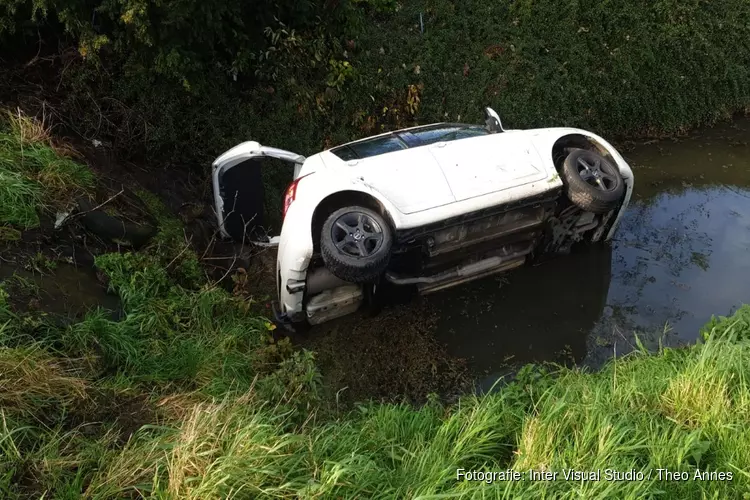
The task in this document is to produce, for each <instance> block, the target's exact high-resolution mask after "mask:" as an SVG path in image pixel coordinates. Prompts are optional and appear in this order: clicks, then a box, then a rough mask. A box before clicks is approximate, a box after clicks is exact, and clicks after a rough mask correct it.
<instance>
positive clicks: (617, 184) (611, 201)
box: [561, 149, 625, 214]
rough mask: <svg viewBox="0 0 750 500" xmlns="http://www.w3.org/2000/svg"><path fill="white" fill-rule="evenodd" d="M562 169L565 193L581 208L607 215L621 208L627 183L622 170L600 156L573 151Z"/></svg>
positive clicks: (588, 152)
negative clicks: (621, 173) (621, 172)
mask: <svg viewBox="0 0 750 500" xmlns="http://www.w3.org/2000/svg"><path fill="white" fill-rule="evenodd" d="M561 170H562V172H561V177H562V181H563V184H564V185H565V193H566V194H567V195H568V199H570V201H571V202H573V204H574V205H575V206H577V207H578V208H580V209H582V210H585V211H587V212H593V213H595V214H605V213H607V212H609V211H610V210H613V209H615V208H617V207H618V206H619V204H620V200H621V199H622V194H623V192H624V190H625V181H623V179H622V176H621V175H620V171H619V169H618V168H617V167H616V166H615V165H613V164H612V162H610V161H609V160H607V159H606V158H605V157H603V156H602V155H600V154H599V153H595V152H594V151H590V150H588V149H573V150H572V151H571V152H570V154H568V156H567V157H566V158H565V161H564V162H563V164H562V169H561Z"/></svg>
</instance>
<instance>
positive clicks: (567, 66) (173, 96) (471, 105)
mask: <svg viewBox="0 0 750 500" xmlns="http://www.w3.org/2000/svg"><path fill="white" fill-rule="evenodd" d="M15 3H19V4H22V5H25V3H24V2H21V1H17V2H15ZM42 3H44V2H42ZM68 3H70V4H76V5H77V2H75V1H74V0H66V1H65V2H56V3H55V4H54V5H50V6H49V8H48V11H47V17H46V19H48V20H50V19H55V18H56V17H55V13H56V12H65V13H67V14H66V15H67V16H68V17H64V21H65V26H66V27H67V29H68V30H70V32H72V33H73V34H74V35H77V36H78V37H79V40H80V41H81V43H82V44H83V45H84V46H85V47H84V50H85V52H86V53H87V54H89V57H88V58H87V60H88V61H89V62H92V61H93V62H94V64H90V63H87V64H82V63H79V64H77V65H74V66H73V68H72V69H71V68H69V69H68V70H67V71H66V72H65V73H64V78H63V84H62V86H61V89H62V90H61V93H62V95H63V96H64V104H63V110H68V111H69V114H68V115H65V116H68V117H69V118H68V119H70V120H71V121H73V120H74V121H75V124H76V126H77V128H79V129H83V130H86V131H89V132H91V131H94V130H95V131H97V133H98V134H100V135H105V136H106V135H109V136H110V137H112V138H117V144H118V145H119V146H122V151H123V152H126V153H133V152H139V151H141V150H142V149H141V148H139V147H134V146H143V147H145V148H146V150H147V151H148V152H149V154H150V156H151V157H152V158H176V161H178V162H179V163H181V164H184V163H186V162H187V163H201V164H205V163H207V162H209V161H210V160H211V159H212V158H213V157H215V156H216V155H217V154H219V153H221V151H222V150H223V149H224V148H226V147H228V146H231V145H232V144H233V143H236V142H237V141H239V140H242V139H247V138H249V137H252V138H254V139H257V140H259V141H261V142H263V143H267V144H273V145H275V146H278V147H284V148H288V149H292V150H294V151H297V152H300V153H303V154H309V153H311V152H315V151H316V150H319V149H320V148H322V147H325V146H329V145H332V144H335V143H339V142H342V141H345V140H349V139H352V138H355V137H360V136H363V135H367V134H369V133H374V132H377V131H380V130H383V129H388V128H394V127H400V126H405V125H410V124H414V123H418V122H419V123H426V122H432V121H438V120H444V119H450V120H458V119H460V120H462V121H478V120H480V118H481V110H482V108H483V107H484V106H486V105H492V106H493V107H495V108H496V109H497V110H498V112H499V113H500V114H501V116H502V117H503V119H504V122H505V123H506V124H507V125H508V126H510V127H523V128H525V127H534V126H555V125H573V126H580V127H584V128H590V129H594V130H596V131H598V132H601V133H603V134H607V135H615V136H638V135H645V134H670V133H675V132H679V131H681V130H684V129H686V128H688V127H692V126H696V125H698V124H702V123H708V122H712V121H714V120H717V119H721V118H725V117H728V116H730V115H731V114H732V113H734V112H738V111H745V110H747V109H748V107H749V106H750V42H749V41H750V3H749V2H746V1H744V0H716V1H710V2H709V1H698V0H691V1H681V0H680V1H678V0H655V1H654V0H652V1H644V0H621V1H618V2H613V1H593V0H581V1H575V0H566V1H563V2H560V1H553V0H517V1H514V2H507V1H504V2H486V1H480V0H463V1H461V2H452V1H449V0H422V1H415V2H401V3H396V2H391V1H383V0H378V1H376V0H367V1H364V0H360V1H356V2H346V1H343V0H342V1H336V2H333V1H325V2H302V3H299V4H296V3H289V5H279V2H274V1H271V0H268V1H266V2H263V3H262V4H260V5H255V6H254V8H253V9H249V8H247V9H245V7H242V5H240V4H238V3H237V2H236V1H229V0H226V1H222V2H219V3H218V5H217V6H216V7H215V8H212V9H209V10H206V9H204V8H199V6H198V3H199V2H198V3H196V2H195V1H194V0H192V1H190V2H186V3H184V5H183V6H182V7H181V9H182V10H180V11H179V12H171V11H169V9H166V8H165V7H164V6H161V7H159V6H158V5H161V4H159V3H157V2H152V1H146V0H139V1H138V2H135V1H134V0H128V1H125V0H118V1H109V2H102V3H101V5H100V7H99V10H98V16H99V18H98V19H99V20H100V21H99V23H98V25H97V26H98V29H99V31H98V32H96V33H94V35H95V36H94V35H92V31H91V30H90V29H89V27H90V25H91V22H90V21H89V19H88V17H87V16H90V11H86V9H82V10H81V9H80V8H79V10H77V11H76V10H75V9H72V8H71V9H68V10H64V9H61V7H60V5H64V4H68ZM136 4H137V5H136ZM201 5H202V4H201ZM291 5H298V8H297V7H295V8H294V9H293V8H292V7H291ZM138 6H141V7H139V8H142V9H145V11H144V12H147V13H148V14H149V15H145V14H144V15H140V17H138V16H136V18H137V19H138V22H134V21H133V20H132V16H131V15H130V14H128V13H129V12H131V11H133V9H135V8H136V7H138ZM6 8H7V7H6ZM55 9H57V10H55ZM165 9H166V10H165ZM295 9H296V10H295ZM74 11H75V12H78V13H77V14H75V16H73V17H71V14H70V12H74ZM21 12H22V9H21V8H18V9H16V13H15V14H14V16H15V18H19V17H23V16H22V15H21V14H19V13H21ZM29 12H30V11H29ZM134 12H140V11H138V10H137V9H136V11H134ZM420 14H421V15H422V19H423V21H424V33H421V32H420V23H419V19H420ZM38 16H39V14H37V17H38ZM76 16H78V17H76ZM129 16H130V17H129ZM191 16H195V17H194V18H193V17H191ZM274 16H276V19H274ZM84 17H85V18H86V20H85V22H84ZM0 18H3V15H2V9H0ZM162 18H164V19H168V20H170V21H171V24H170V23H162V24H160V23H158V22H157V20H159V19H162ZM71 19H73V20H74V21H76V20H77V21H76V22H73V21H71ZM138 23H141V24H138ZM7 24H9V22H8V18H7V14H6V16H5V17H4V19H3V21H2V22H0V26H4V25H7ZM11 24H12V23H11ZM139 26H140V28H142V30H143V33H140V32H139V31H138V30H139V29H140V28H139ZM243 26H245V28H244V29H243ZM0 31H2V30H0ZM7 32H8V31H7V29H6V33H7ZM16 35H17V36H18V33H16ZM17 36H16V38H12V39H9V38H7V37H6V44H5V48H6V50H7V49H12V48H13V47H11V45H13V44H18V43H21V42H19V38H18V37H17ZM102 37H106V40H105V39H104V38H102ZM25 40H26V43H29V44H31V43H36V34H35V33H34V36H33V37H30V38H27V39H25ZM96 40H99V41H100V42H102V43H104V41H106V42H107V43H104V44H103V45H102V47H101V49H100V50H99V51H98V52H96V51H95V50H94V49H93V48H94V47H95V46H96V43H95V42H96ZM11 42H12V43H11ZM94 53H97V54H98V56H97V57H94V56H93V55H92V54H94ZM97 60H98V64H99V65H98V66H97V65H96V61H97ZM232 67H234V68H235V69H236V70H237V78H236V80H235V78H234V76H233V72H232V71H231V68H232ZM56 83H57V81H55V84H56ZM90 96H95V98H96V99H95V100H92V99H91V97H90ZM100 112H104V113H105V114H106V115H107V116H108V117H109V118H110V120H111V122H107V121H103V120H101V119H100V116H99V113H100ZM63 115H64V113H63Z"/></svg>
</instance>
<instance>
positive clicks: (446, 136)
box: [411, 125, 489, 146]
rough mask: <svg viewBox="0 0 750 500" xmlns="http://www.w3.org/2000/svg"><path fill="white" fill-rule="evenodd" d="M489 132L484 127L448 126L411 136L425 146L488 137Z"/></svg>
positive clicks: (413, 132) (420, 131)
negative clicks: (479, 136) (481, 136)
mask: <svg viewBox="0 0 750 500" xmlns="http://www.w3.org/2000/svg"><path fill="white" fill-rule="evenodd" d="M488 133H489V132H487V130H485V129H484V128H483V127H471V126H460V125H448V126H441V127H435V128H430V129H426V130H415V131H412V132H411V134H412V135H413V136H415V137H416V138H417V139H419V141H420V143H421V144H422V145H423V146H425V145H428V144H434V143H436V142H448V141H455V140H456V139H465V138H467V137H476V136H478V135H486V134H488Z"/></svg>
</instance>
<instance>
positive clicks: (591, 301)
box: [429, 120, 750, 381]
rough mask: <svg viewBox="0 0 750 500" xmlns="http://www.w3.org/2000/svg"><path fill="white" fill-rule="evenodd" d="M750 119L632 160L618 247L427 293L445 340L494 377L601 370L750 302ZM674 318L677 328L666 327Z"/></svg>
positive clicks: (639, 151) (652, 148)
mask: <svg viewBox="0 0 750 500" xmlns="http://www.w3.org/2000/svg"><path fill="white" fill-rule="evenodd" d="M748 138H750V120H739V121H737V122H735V123H733V124H730V125H724V126H720V127H716V128H714V129H710V130H707V131H702V132H696V133H694V134H693V135H692V136H690V137H687V138H684V139H681V140H678V141H666V142H659V143H652V144H647V145H642V146H637V147H634V148H632V149H631V150H629V151H626V153H625V156H626V157H627V159H628V161H629V162H630V163H631V164H632V165H633V166H634V170H635V174H636V191H635V193H634V196H633V200H632V202H631V205H630V207H629V209H628V211H627V213H626V214H625V216H624V218H623V220H622V223H621V226H620V228H619V230H618V233H617V236H616V238H615V240H614V241H613V242H612V246H611V247H608V246H605V247H600V248H598V249H591V250H590V251H588V252H585V253H581V254H576V255H573V256H569V257H564V258H561V259H558V260H557V261H554V262H550V263H548V264H545V265H542V266H539V267H535V268H524V269H520V270H518V271H516V272H513V273H511V274H509V275H508V276H507V277H506V278H505V280H506V281H501V280H499V279H490V280H485V281H480V282H478V283H475V284H471V285H467V286H465V287H460V288H457V289H453V290H448V291H446V292H443V293H439V294H436V295H435V296H434V297H430V298H429V300H430V301H431V302H433V303H434V304H436V305H437V306H438V307H439V309H440V310H441V311H445V312H443V314H442V317H441V319H440V321H439V324H438V333H437V335H438V337H439V339H440V340H442V341H443V342H445V343H446V344H447V346H448V349H449V351H450V352H451V353H452V354H454V355H456V356H461V357H466V358H467V359H468V360H469V363H470V365H471V367H472V368H473V371H474V373H475V374H476V375H477V376H478V377H479V378H480V379H482V378H485V380H486V381H490V380H494V379H493V377H494V376H496V375H497V374H499V373H502V372H503V370H505V368H504V367H505V366H507V364H508V362H511V363H514V364H517V363H524V362H529V361H558V362H560V361H566V360H573V361H575V362H577V363H581V362H583V363H585V364H587V365H591V366H594V367H595V366H598V365H600V364H601V363H602V362H603V361H604V360H606V359H607V358H609V357H611V356H612V354H613V353H615V352H617V353H618V354H619V353H624V352H627V351H629V350H631V349H632V348H633V347H634V345H635V337H634V336H635V334H636V333H638V335H639V338H640V339H641V341H642V342H643V343H644V344H645V345H646V346H647V347H651V348H654V347H656V346H657V345H658V343H659V342H662V343H664V344H666V345H679V344H681V343H687V342H692V341H694V340H695V339H696V338H697V335H698V330H699V329H700V327H701V326H702V325H703V324H704V323H705V322H706V321H707V320H708V319H709V318H710V317H711V315H712V314H722V315H723V314H729V313H731V312H732V311H733V310H734V309H735V308H736V307H737V306H739V305H740V304H742V303H748V302H750V279H748V276H750V258H748V256H750V253H748V252H749V251H750V191H748V189H747V188H748V187H750V146H748V142H747V141H748ZM665 325H668V328H667V330H668V333H666V334H665V333H664V332H665Z"/></svg>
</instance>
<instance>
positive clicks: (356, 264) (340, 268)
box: [320, 206, 393, 283]
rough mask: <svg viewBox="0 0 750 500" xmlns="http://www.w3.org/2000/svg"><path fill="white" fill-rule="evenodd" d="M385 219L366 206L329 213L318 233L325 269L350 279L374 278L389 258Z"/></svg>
mask: <svg viewBox="0 0 750 500" xmlns="http://www.w3.org/2000/svg"><path fill="white" fill-rule="evenodd" d="M392 244H393V235H392V232H391V228H390V226H389V225H388V223H387V222H386V221H385V220H384V219H383V216H381V215H380V214H379V213H377V212H375V211H373V210H370V209H369V208H365V207H359V206H350V207H344V208H341V209H339V210H336V211H335V212H333V213H332V214H331V215H329V216H328V218H327V219H326V221H325V223H324V224H323V229H322V231H321V234H320V252H321V254H322V256H323V262H325V265H326V267H327V268H328V270H330V271H331V273H333V274H334V275H335V276H337V277H338V278H341V279H342V280H345V281H349V282H352V283H367V282H372V281H375V280H376V279H377V278H378V277H379V276H380V275H381V274H382V273H383V272H384V271H385V269H386V267H387V266H388V262H389V261H390V258H391V246H392Z"/></svg>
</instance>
